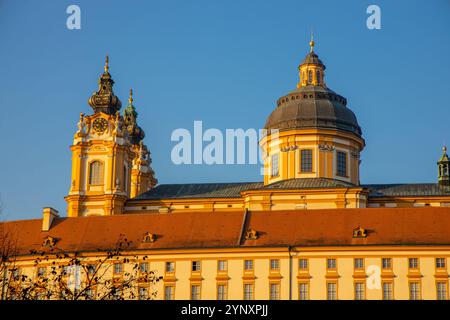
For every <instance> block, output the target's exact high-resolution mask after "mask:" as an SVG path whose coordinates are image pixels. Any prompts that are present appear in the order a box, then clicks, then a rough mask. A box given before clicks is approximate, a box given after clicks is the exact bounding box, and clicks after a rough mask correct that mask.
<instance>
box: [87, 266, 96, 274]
mask: <svg viewBox="0 0 450 320" xmlns="http://www.w3.org/2000/svg"><path fill="white" fill-rule="evenodd" d="M86 269H87V274H88V275H90V276H92V275H94V274H95V272H96V269H97V267H96V265H95V264H90V265H88V266H87V267H86Z"/></svg>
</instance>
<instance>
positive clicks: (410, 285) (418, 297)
mask: <svg viewBox="0 0 450 320" xmlns="http://www.w3.org/2000/svg"><path fill="white" fill-rule="evenodd" d="M412 285H417V287H418V289H417V298H416V297H414V299H413V295H412V291H411V289H412ZM408 291H409V292H408V293H409V300H421V299H422V288H421V284H420V281H409V282H408ZM415 295H416V293H414V296H415Z"/></svg>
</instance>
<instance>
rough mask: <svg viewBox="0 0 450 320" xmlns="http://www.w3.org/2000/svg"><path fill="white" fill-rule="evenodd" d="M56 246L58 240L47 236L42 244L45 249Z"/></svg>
mask: <svg viewBox="0 0 450 320" xmlns="http://www.w3.org/2000/svg"><path fill="white" fill-rule="evenodd" d="M55 244H56V239H55V238H53V237H51V236H47V237H45V238H44V241H43V242H42V246H43V247H47V248H51V247H53V246H54V245H55Z"/></svg>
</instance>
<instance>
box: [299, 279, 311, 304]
mask: <svg viewBox="0 0 450 320" xmlns="http://www.w3.org/2000/svg"><path fill="white" fill-rule="evenodd" d="M298 290H299V292H298V299H299V300H308V299H309V284H308V283H300V284H299V287H298Z"/></svg>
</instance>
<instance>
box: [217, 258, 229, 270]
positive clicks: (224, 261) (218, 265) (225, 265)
mask: <svg viewBox="0 0 450 320" xmlns="http://www.w3.org/2000/svg"><path fill="white" fill-rule="evenodd" d="M221 263H223V266H224V267H223V268H221V267H220V264H221ZM217 271H218V272H227V271H228V261H227V260H217Z"/></svg>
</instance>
